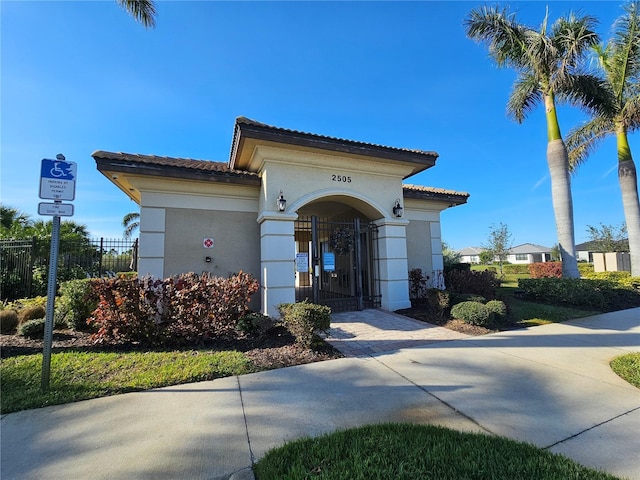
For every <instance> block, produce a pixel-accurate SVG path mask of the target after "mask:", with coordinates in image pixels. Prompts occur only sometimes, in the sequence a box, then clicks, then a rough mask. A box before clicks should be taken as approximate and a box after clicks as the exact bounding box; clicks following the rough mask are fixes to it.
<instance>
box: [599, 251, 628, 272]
mask: <svg viewBox="0 0 640 480" xmlns="http://www.w3.org/2000/svg"><path fill="white" fill-rule="evenodd" d="M593 271H594V272H630V271H631V255H630V254H629V252H607V253H594V254H593Z"/></svg>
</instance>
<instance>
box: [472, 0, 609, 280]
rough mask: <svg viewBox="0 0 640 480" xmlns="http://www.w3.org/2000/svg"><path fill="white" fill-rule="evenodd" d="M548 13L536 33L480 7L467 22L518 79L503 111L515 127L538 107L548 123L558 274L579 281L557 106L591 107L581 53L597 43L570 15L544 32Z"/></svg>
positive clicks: (592, 89) (588, 25)
mask: <svg viewBox="0 0 640 480" xmlns="http://www.w3.org/2000/svg"><path fill="white" fill-rule="evenodd" d="M547 20H548V12H547V14H546V15H545V18H544V20H543V22H542V25H541V26H540V29H539V30H535V29H533V28H530V27H528V26H526V25H522V24H520V23H518V22H517V21H516V19H515V15H513V14H510V13H509V12H508V10H507V9H499V8H498V7H482V8H478V9H475V10H472V11H471V13H469V15H468V16H467V18H466V19H465V27H466V31H467V36H468V37H469V38H471V39H473V40H476V41H479V42H484V43H486V44H487V46H488V48H489V54H490V56H491V57H492V58H493V60H494V61H495V62H496V63H497V65H498V66H499V67H511V68H513V69H514V70H515V71H516V72H517V74H518V77H517V79H516V81H515V83H514V84H513V88H512V91H511V94H510V96H509V100H508V103H507V112H508V114H509V116H511V117H512V118H513V119H515V121H517V122H518V123H522V122H523V121H524V120H525V118H526V116H527V114H528V113H530V112H531V111H532V110H533V109H534V107H535V106H536V105H538V104H540V103H544V107H545V112H546V120H547V138H548V144H547V164H548V166H549V173H550V176H551V196H552V201H553V210H554V213H555V219H556V229H557V232H558V241H559V245H560V252H561V255H562V274H563V276H565V277H571V278H577V277H579V276H580V274H579V272H578V265H577V260H576V251H575V233H574V225H573V200H572V197H571V183H570V176H569V168H568V166H569V162H568V154H567V148H566V146H565V144H564V141H563V139H562V135H561V133H560V125H559V123H558V117H557V113H556V102H568V103H571V104H574V105H578V106H582V107H586V108H594V106H595V105H596V103H595V98H598V94H597V92H598V87H599V85H600V82H599V81H598V79H597V77H595V76H593V75H588V74H585V73H583V72H581V71H580V69H579V67H580V61H581V60H582V57H583V56H584V53H585V52H586V51H587V50H588V49H589V48H590V47H591V46H593V45H596V44H597V43H598V42H599V38H598V35H597V34H596V33H595V31H594V26H595V23H596V20H595V19H594V18H593V17H590V16H583V17H577V16H575V15H573V14H570V15H569V16H568V17H566V18H560V19H559V20H558V21H556V22H555V23H554V24H553V25H552V26H551V30H550V31H549V32H547Z"/></svg>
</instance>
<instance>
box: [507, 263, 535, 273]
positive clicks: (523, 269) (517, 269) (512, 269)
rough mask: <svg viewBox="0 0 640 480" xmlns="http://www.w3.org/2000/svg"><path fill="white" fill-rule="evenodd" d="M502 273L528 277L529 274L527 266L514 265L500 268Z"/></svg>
mask: <svg viewBox="0 0 640 480" xmlns="http://www.w3.org/2000/svg"><path fill="white" fill-rule="evenodd" d="M502 273H509V274H518V275H528V274H529V264H522V265H516V264H513V263H511V264H509V265H503V266H502Z"/></svg>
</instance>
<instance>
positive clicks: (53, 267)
mask: <svg viewBox="0 0 640 480" xmlns="http://www.w3.org/2000/svg"><path fill="white" fill-rule="evenodd" d="M56 203H59V202H56ZM59 243H60V217H59V216H57V215H55V216H54V217H53V228H52V230H51V251H50V254H49V281H48V284H47V312H46V313H47V316H46V319H45V323H44V348H43V351H42V384H41V387H42V390H48V389H49V374H50V372H51V344H52V343H53V315H54V312H55V302H56V290H57V288H56V279H57V277H58V244H59Z"/></svg>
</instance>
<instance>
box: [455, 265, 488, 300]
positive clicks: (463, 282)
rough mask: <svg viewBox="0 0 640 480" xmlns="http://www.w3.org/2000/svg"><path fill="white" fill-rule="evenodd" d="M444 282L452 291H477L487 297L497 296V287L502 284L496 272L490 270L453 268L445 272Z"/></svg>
mask: <svg viewBox="0 0 640 480" xmlns="http://www.w3.org/2000/svg"><path fill="white" fill-rule="evenodd" d="M444 282H445V285H446V287H447V291H449V292H451V293H475V294H478V295H481V296H483V297H484V298H486V299H493V298H496V289H497V288H498V287H499V286H500V280H499V279H498V278H497V277H496V274H495V273H493V272H491V271H488V270H485V271H483V272H479V271H469V270H466V271H465V270H451V271H448V272H445V274H444Z"/></svg>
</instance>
